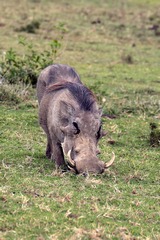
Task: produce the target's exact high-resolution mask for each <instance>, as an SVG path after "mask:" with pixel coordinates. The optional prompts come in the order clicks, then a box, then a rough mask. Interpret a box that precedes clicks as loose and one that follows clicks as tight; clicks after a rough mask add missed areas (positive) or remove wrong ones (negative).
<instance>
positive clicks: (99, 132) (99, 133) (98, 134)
mask: <svg viewBox="0 0 160 240" xmlns="http://www.w3.org/2000/svg"><path fill="white" fill-rule="evenodd" d="M101 126H102V125H101ZM101 126H100V127H99V130H98V132H97V134H96V137H97V139H99V138H100V136H101Z"/></svg>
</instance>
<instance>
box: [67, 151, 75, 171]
mask: <svg viewBox="0 0 160 240" xmlns="http://www.w3.org/2000/svg"><path fill="white" fill-rule="evenodd" d="M67 162H68V163H69V165H70V166H71V167H75V161H73V160H72V158H71V150H69V151H68V153H67Z"/></svg>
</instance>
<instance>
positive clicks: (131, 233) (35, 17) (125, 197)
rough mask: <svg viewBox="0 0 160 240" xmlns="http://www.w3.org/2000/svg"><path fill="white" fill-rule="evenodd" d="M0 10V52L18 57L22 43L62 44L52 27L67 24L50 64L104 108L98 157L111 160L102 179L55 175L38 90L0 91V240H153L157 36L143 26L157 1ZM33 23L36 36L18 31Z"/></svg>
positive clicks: (159, 107)
mask: <svg viewBox="0 0 160 240" xmlns="http://www.w3.org/2000/svg"><path fill="white" fill-rule="evenodd" d="M0 4H1V8H2V9H3V11H2V14H1V20H0V33H1V34H0V52H1V54H2V53H3V52H4V51H7V50H8V49H9V48H10V47H12V48H13V50H15V51H17V52H18V53H19V54H21V53H23V51H24V49H23V48H20V47H19V45H18V37H19V36H20V37H23V38H24V37H26V39H27V41H28V43H30V42H33V44H34V45H35V48H36V50H37V51H39V52H43V51H44V50H47V47H48V42H50V41H52V39H56V38H57V37H58V36H59V35H58V34H59V33H58V32H57V30H56V29H55V28H54V26H57V25H58V23H59V22H64V23H66V25H65V27H66V28H67V33H65V36H64V40H63V42H62V49H61V50H62V54H60V52H59V54H60V55H58V57H57V58H56V59H55V60H54V61H53V62H61V63H65V64H68V65H70V66H72V67H74V68H75V69H76V70H77V71H78V73H79V74H80V76H81V79H82V81H83V83H85V84H86V85H87V86H88V87H89V88H90V89H91V90H92V91H93V92H94V93H95V95H96V97H97V101H98V104H99V106H100V107H102V106H104V117H103V118H102V122H103V129H107V130H108V131H109V134H108V135H107V137H106V138H104V139H102V140H101V141H100V143H99V148H100V150H101V152H102V154H101V155H100V158H101V160H103V161H106V162H107V161H108V160H109V159H110V157H111V153H112V151H114V152H115V155H116V160H115V162H114V164H113V165H112V167H111V168H109V169H108V170H106V172H105V173H103V174H102V175H92V174H90V175H88V176H86V177H84V176H81V175H74V174H73V173H72V172H69V171H68V172H62V171H57V170H56V169H55V165H54V163H53V162H50V161H49V160H48V159H46V157H45V147H46V136H45V134H44V133H43V131H42V130H41V129H40V127H39V124H38V102H37V98H36V91H35V89H32V88H31V87H30V86H25V85H22V84H19V85H5V84H1V85H0V126H1V128H0V170H1V175H0V179H1V180H0V183H1V185H0V201H1V204H0V205H1V210H0V211H1V215H0V238H1V239H27V240H28V239H37V240H43V239H72V240H74V239H113V240H116V239H125V240H134V239H135V240H137V239H146V240H152V239H156V240H158V239H159V238H160V234H159V230H160V228H159V223H160V216H159V159H160V157H159V156H160V155H159V148H158V147H152V146H151V145H150V142H149V139H150V132H151V129H150V123H151V122H155V123H156V124H157V125H159V119H160V102H159V101H160V97H159V96H160V86H159V84H160V69H159V64H160V60H159V43H160V36H158V35H156V34H155V32H154V30H149V28H151V27H152V26H153V25H154V24H160V15H159V12H158V10H157V9H159V7H160V4H159V1H156V0H154V1H153V0H152V1H151V0H150V1H149V0H148V1H146V0H141V1H131V0H128V1H125V2H124V1H117V0H114V1H96V0H94V1H83V0H81V1H79V2H78V4H77V3H76V2H75V1H72V0H70V1H67V2H66V1H63V0H61V1H54V3H53V2H52V1H49V0H47V1H43V0H41V1H40V0H30V1H25V0H23V1H18V0H15V1H14V2H13V1H11V0H8V1H3V0H0ZM97 19H99V20H100V23H97V24H92V22H93V21H96V20H97ZM33 21H38V22H39V23H40V25H39V29H36V31H35V33H28V32H27V31H22V32H21V31H17V30H16V29H21V27H24V28H25V26H27V25H28V24H30V23H31V22H33ZM63 49H64V51H63ZM61 50H60V51H61ZM106 115H112V116H114V117H115V118H114V119H110V118H106Z"/></svg>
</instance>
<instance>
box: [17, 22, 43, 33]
mask: <svg viewBox="0 0 160 240" xmlns="http://www.w3.org/2000/svg"><path fill="white" fill-rule="evenodd" d="M39 27H40V22H39V21H36V20H33V21H32V22H31V23H29V24H27V25H26V26H22V27H20V28H18V29H16V31H18V32H27V33H36V29H39Z"/></svg>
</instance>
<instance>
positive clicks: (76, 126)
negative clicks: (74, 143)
mask: <svg viewBox="0 0 160 240" xmlns="http://www.w3.org/2000/svg"><path fill="white" fill-rule="evenodd" d="M73 126H74V127H75V128H76V130H77V131H76V132H75V134H79V133H80V130H79V128H78V124H77V123H76V122H73Z"/></svg>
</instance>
